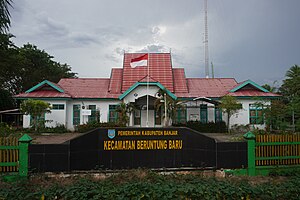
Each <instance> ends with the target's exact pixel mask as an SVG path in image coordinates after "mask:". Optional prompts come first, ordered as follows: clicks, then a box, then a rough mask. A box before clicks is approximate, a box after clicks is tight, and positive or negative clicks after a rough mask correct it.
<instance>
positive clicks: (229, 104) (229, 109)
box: [219, 95, 242, 133]
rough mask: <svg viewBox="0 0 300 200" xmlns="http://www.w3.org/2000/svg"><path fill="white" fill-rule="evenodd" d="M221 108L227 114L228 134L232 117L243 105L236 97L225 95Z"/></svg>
mask: <svg viewBox="0 0 300 200" xmlns="http://www.w3.org/2000/svg"><path fill="white" fill-rule="evenodd" d="M219 108H221V109H222V110H223V111H224V112H225V113H226V114H227V126H228V133H230V117H231V116H232V115H233V114H234V113H236V112H237V111H238V110H240V109H242V104H240V103H238V102H237V100H236V98H235V97H233V96H230V95H225V96H223V97H222V98H221V104H220V105H219Z"/></svg>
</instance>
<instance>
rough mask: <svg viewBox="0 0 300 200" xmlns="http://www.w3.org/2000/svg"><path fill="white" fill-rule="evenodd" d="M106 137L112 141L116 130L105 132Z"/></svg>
mask: <svg viewBox="0 0 300 200" xmlns="http://www.w3.org/2000/svg"><path fill="white" fill-rule="evenodd" d="M107 136H108V137H109V138H110V139H113V138H114V137H115V136H116V130H115V129H108V131H107Z"/></svg>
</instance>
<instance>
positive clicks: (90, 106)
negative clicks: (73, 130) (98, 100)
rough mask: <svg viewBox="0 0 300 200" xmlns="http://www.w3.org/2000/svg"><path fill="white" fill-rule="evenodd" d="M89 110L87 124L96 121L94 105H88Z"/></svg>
mask: <svg viewBox="0 0 300 200" xmlns="http://www.w3.org/2000/svg"><path fill="white" fill-rule="evenodd" d="M88 108H89V110H91V115H89V122H95V121H97V118H96V105H89V107H88Z"/></svg>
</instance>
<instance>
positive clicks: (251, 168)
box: [244, 131, 256, 176]
mask: <svg viewBox="0 0 300 200" xmlns="http://www.w3.org/2000/svg"><path fill="white" fill-rule="evenodd" d="M244 138H245V139H246V140H247V143H248V175H249V176H255V175H256V172H255V135H254V134H253V133H251V132H250V131H249V132H248V133H246V134H244Z"/></svg>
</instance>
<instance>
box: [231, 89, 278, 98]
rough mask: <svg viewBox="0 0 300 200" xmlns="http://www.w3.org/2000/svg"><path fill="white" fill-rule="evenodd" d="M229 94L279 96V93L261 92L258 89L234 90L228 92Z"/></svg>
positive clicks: (238, 95)
mask: <svg viewBox="0 0 300 200" xmlns="http://www.w3.org/2000/svg"><path fill="white" fill-rule="evenodd" d="M228 94H229V95H231V96H235V97H256V96H258V97H279V96H280V95H279V94H275V93H272V92H262V91H260V90H255V89H253V90H239V91H236V92H231V93H228Z"/></svg>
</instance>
